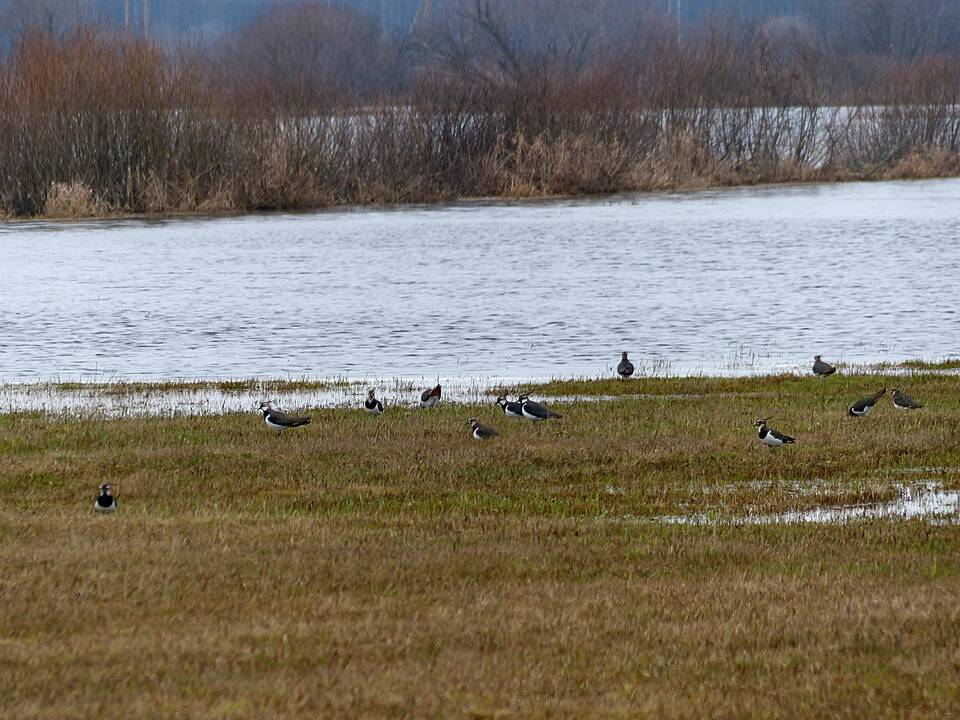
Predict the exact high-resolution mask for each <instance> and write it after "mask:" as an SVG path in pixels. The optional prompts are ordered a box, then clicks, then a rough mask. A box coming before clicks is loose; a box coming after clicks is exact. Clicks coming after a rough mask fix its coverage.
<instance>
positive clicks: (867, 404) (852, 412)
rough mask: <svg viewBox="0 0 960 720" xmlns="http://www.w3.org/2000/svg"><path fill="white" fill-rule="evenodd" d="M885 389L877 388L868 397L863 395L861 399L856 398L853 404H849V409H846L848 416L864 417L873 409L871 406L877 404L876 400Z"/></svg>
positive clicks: (881, 395) (885, 391)
mask: <svg viewBox="0 0 960 720" xmlns="http://www.w3.org/2000/svg"><path fill="white" fill-rule="evenodd" d="M886 393H887V389H886V388H883V389H881V390H877V391H876V392H875V393H874V394H873V395H871V396H870V397H865V398H863V400H857V401H856V402H855V403H854V404H853V405H851V406H850V409H849V410H847V415H849V416H850V417H865V416H867V415H869V414H870V411H871V410H873V406H874V405H876V404H877V400H879V399H880V398H882V397H883V396H884V395H886Z"/></svg>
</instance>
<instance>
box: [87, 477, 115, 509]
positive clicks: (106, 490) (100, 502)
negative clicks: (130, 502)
mask: <svg viewBox="0 0 960 720" xmlns="http://www.w3.org/2000/svg"><path fill="white" fill-rule="evenodd" d="M93 509H94V510H96V511H97V512H98V513H103V514H105V515H109V514H110V513H114V512H116V511H117V499H116V498H115V497H114V496H113V495H111V494H110V483H104V484H103V485H101V486H100V494H99V495H97V499H96V501H95V502H94V503H93Z"/></svg>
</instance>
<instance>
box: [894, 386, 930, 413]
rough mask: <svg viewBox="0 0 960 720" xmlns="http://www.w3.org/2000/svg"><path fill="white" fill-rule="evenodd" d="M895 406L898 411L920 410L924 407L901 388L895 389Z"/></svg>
mask: <svg viewBox="0 0 960 720" xmlns="http://www.w3.org/2000/svg"><path fill="white" fill-rule="evenodd" d="M893 406H894V407H895V408H896V409H897V410H919V409H920V408H922V407H923V405H921V404H920V403H918V402H917V401H916V400H914V399H913V398H912V397H910V396H909V395H907V394H906V393H905V392H903V390H900V389H899V388H894V389H893Z"/></svg>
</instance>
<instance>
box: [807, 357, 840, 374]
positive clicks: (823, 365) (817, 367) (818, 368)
mask: <svg viewBox="0 0 960 720" xmlns="http://www.w3.org/2000/svg"><path fill="white" fill-rule="evenodd" d="M836 371H837V369H836V368H835V367H834V366H833V365H831V364H830V363H828V362H824V361H823V360H821V359H820V356H819V355H814V357H813V374H814V375H816V376H817V377H826V376H827V375H833V374H834V373H835V372H836Z"/></svg>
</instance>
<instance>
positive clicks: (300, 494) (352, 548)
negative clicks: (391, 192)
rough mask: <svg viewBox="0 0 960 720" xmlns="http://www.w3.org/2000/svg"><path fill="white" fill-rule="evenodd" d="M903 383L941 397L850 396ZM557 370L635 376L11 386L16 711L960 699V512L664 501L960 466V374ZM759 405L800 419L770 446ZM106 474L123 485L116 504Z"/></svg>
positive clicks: (627, 713) (949, 475)
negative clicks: (221, 409) (481, 439)
mask: <svg viewBox="0 0 960 720" xmlns="http://www.w3.org/2000/svg"><path fill="white" fill-rule="evenodd" d="M895 381H896V382H902V383H904V387H905V389H907V390H908V391H910V392H911V393H912V394H914V395H915V396H916V397H917V398H918V399H919V400H921V401H922V402H926V403H927V407H926V408H924V409H923V410H921V411H919V412H917V413H915V414H909V415H905V414H903V413H899V412H896V411H895V410H894V409H893V407H892V405H891V404H890V401H889V398H885V399H884V401H882V402H881V404H880V406H878V407H877V409H876V410H875V411H874V413H873V414H872V415H871V416H869V417H868V418H864V419H860V420H855V419H852V418H847V417H845V416H844V412H845V409H846V406H847V405H848V404H849V403H850V402H851V401H853V400H855V399H857V398H859V397H861V396H862V395H865V394H867V392H869V391H872V390H874V389H876V388H877V387H881V386H883V385H887V386H888V387H890V386H891V384H893V383H894V382H895ZM537 390H538V392H540V393H542V394H543V395H544V396H549V395H550V394H551V393H554V394H561V393H562V394H567V393H570V392H577V393H580V394H595V395H620V396H622V397H620V398H619V399H617V400H614V401H609V402H604V403H592V402H579V403H574V404H570V405H564V406H563V407H562V408H560V410H561V412H562V413H563V415H564V418H563V420H562V422H561V423H559V424H556V425H553V426H543V427H532V426H530V425H529V424H527V423H525V422H521V421H510V420H508V419H506V418H504V417H503V416H502V415H500V414H499V411H498V410H497V409H496V408H495V407H493V406H491V405H482V406H474V407H453V406H447V407H441V408H440V409H438V410H437V411H433V412H423V411H419V412H418V411H412V410H404V409H399V408H395V409H392V410H391V411H389V412H388V413H387V414H386V415H384V416H383V417H381V418H372V417H367V416H365V415H364V414H363V413H361V412H359V411H343V410H322V411H315V412H313V413H312V415H313V418H314V421H313V424H312V425H311V426H310V427H308V428H306V429H305V430H303V431H302V432H297V433H290V434H288V435H284V436H283V437H281V438H275V437H274V436H273V435H272V434H271V433H270V432H269V431H268V430H267V429H266V428H265V427H264V426H263V424H262V422H261V420H260V419H259V416H256V415H253V414H243V415H240V414H237V415H227V416H223V417H217V418H211V417H203V418H199V417H198V418H174V419H122V420H109V421H108V420H89V419H88V420H83V421H79V420H70V419H54V418H45V417H42V416H39V415H18V414H14V415H10V414H8V415H3V416H0V456H2V457H3V458H4V462H3V463H2V464H0V499H2V503H0V508H2V509H0V538H2V542H0V561H2V566H3V567H4V573H3V575H2V578H0V598H2V601H3V606H4V613H2V614H0V638H2V640H0V663H2V665H3V668H4V672H3V673H0V714H2V715H3V716H7V717H18V718H31V717H91V716H95V717H103V718H111V717H118V718H120V717H130V716H139V717H158V718H159V717H171V716H176V717H223V718H241V717H317V716H323V715H326V716H331V715H339V716H361V715H364V716H371V715H372V716H395V717H401V716H411V715H412V716H418V717H423V716H451V715H453V716H469V717H490V716H498V717H502V716H523V717H529V716H534V717H547V716H571V715H594V716H623V717H636V716H641V717H642V716H647V717H678V718H679V717H704V716H712V717H742V716H745V715H751V716H754V717H791V718H795V717H811V718H813V717H823V716H825V715H831V716H838V717H855V716H856V717H862V716H870V717H890V718H892V717H904V716H910V717H946V716H951V715H955V714H957V713H960V691H958V690H957V688H958V687H960V685H958V679H960V655H958V651H957V648H958V647H960V622H958V620H960V609H958V604H957V602H956V598H957V597H958V592H960V573H958V570H960V561H958V548H960V527H958V526H957V525H931V524H927V523H924V522H921V521H910V522H904V521H866V522H861V523H856V524H850V525H799V526H789V525H786V526H785V525H772V526H705V527H684V526H670V525H665V524H662V523H659V522H650V521H649V519H650V518H653V517H655V516H658V515H663V514H685V513H707V514H708V515H714V516H717V517H720V516H724V515H742V514H750V513H760V512H764V513H765V512H779V511H783V510H788V509H802V508H806V507H812V506H816V505H824V504H826V505H835V504H846V503H854V502H869V501H873V500H878V499H885V498H889V497H892V496H893V495H895V494H896V492H897V490H896V489H897V488H898V487H899V486H900V485H901V484H903V483H908V484H909V483H918V482H926V481H928V480H929V479H931V477H934V478H935V479H936V481H937V482H939V483H941V484H942V485H943V486H944V487H949V488H957V487H960V444H958V442H957V439H958V436H960V432H958V431H960V387H958V382H957V379H956V378H953V377H949V376H944V375H935V374H917V375H914V376H911V377H910V378H907V379H903V378H899V379H896V380H895V379H894V378H892V377H883V376H851V377H843V376H840V377H833V378H829V379H827V380H824V381H818V380H816V379H813V378H810V379H807V378H794V377H769V378H753V379H710V378H697V379H656V380H646V379H644V380H636V381H631V382H628V383H622V382H619V381H610V382H606V381H594V382H592V383H590V382H585V381H584V382H579V383H570V384H564V383H554V384H552V385H550V386H548V387H542V388H538V389H537ZM474 414H475V415H478V416H480V417H481V418H482V419H485V420H487V421H490V422H492V423H493V424H495V425H496V426H497V427H498V429H500V431H501V433H502V435H501V437H500V438H498V439H497V440H496V441H494V442H491V443H490V444H484V445H480V444H478V443H476V442H475V441H473V440H472V439H471V438H470V437H469V433H468V428H467V426H466V418H467V417H468V416H470V415H474ZM760 415H776V419H775V420H774V421H773V424H774V425H775V426H776V427H778V428H780V429H782V430H784V431H785V432H789V433H791V434H793V435H795V436H796V437H797V438H798V444H797V445H796V446H795V447H790V448H786V449H783V450H782V451H779V452H775V453H774V452H767V451H766V450H765V449H764V448H762V447H760V446H759V444H758V442H757V440H756V437H755V435H754V434H753V428H752V427H751V426H750V424H751V422H752V421H753V419H754V418H755V417H757V416H760ZM918 469H921V470H918ZM106 481H109V482H111V483H113V485H114V488H115V490H116V492H117V494H118V496H119V499H120V512H119V513H118V514H117V515H116V516H112V517H95V516H94V514H93V512H92V502H93V494H94V491H95V488H96V486H97V485H98V484H99V483H101V482H106Z"/></svg>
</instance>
